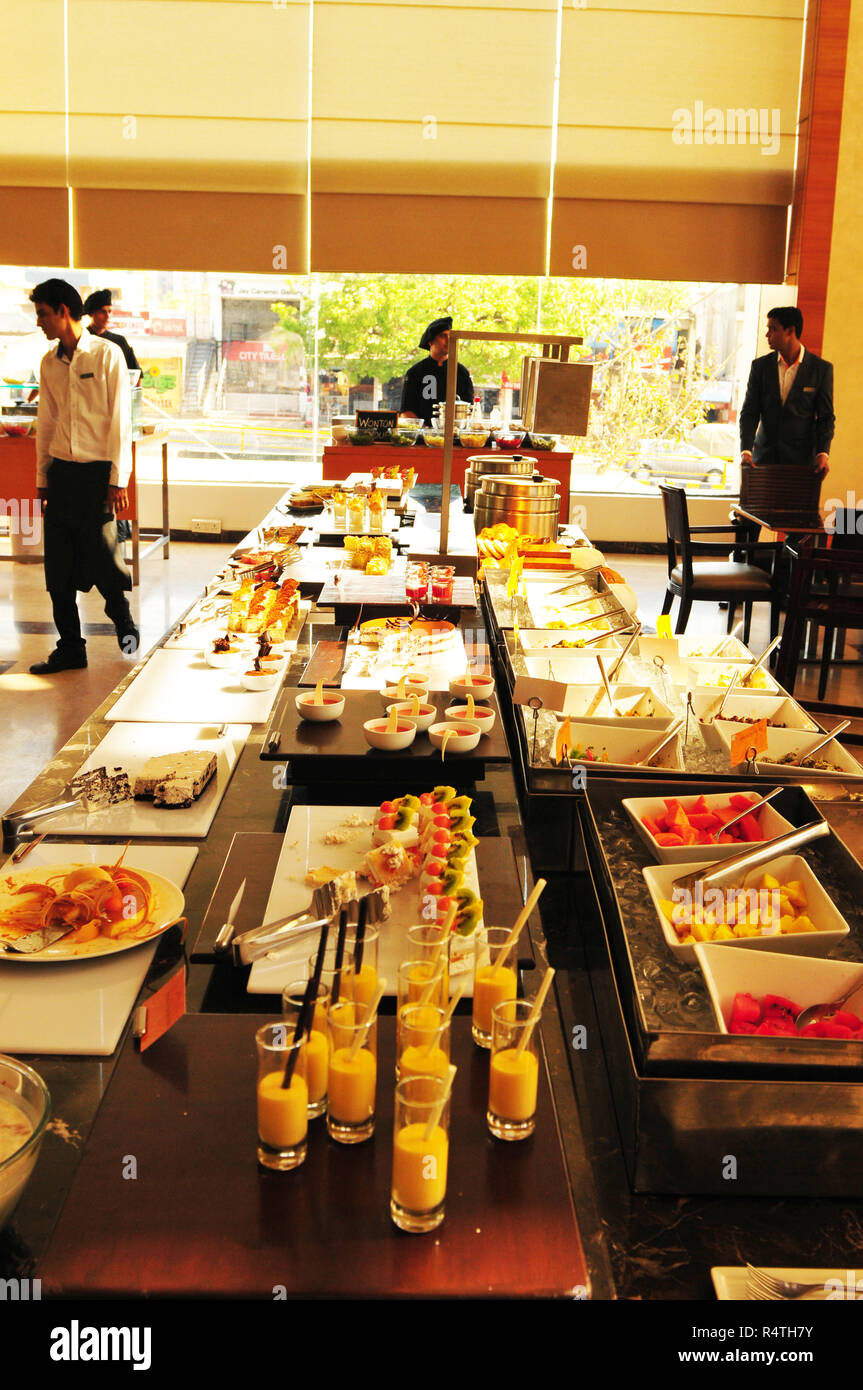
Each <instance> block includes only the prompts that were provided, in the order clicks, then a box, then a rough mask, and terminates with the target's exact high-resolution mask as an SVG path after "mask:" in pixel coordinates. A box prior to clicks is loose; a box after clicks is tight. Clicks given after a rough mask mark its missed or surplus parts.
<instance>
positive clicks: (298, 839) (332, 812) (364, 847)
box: [247, 806, 481, 994]
mask: <svg viewBox="0 0 863 1390" xmlns="http://www.w3.org/2000/svg"><path fill="white" fill-rule="evenodd" d="M376 810H377V807H376V806H294V807H293V808H292V810H291V815H290V819H289V821H288V825H287V829H286V830H285V840H284V844H283V846H282V852H281V854H280V855H279V862H278V864H277V865H276V872H275V876H274V878H273V884H272V887H271V889H270V897H269V900H268V902H267V907H266V912H265V916H264V920H265V921H267V922H270V921H275V920H277V919H278V918H279V917H286V916H287V915H288V914H289V913H291V912H300V911H301V910H303V909H304V908H307V907H308V906H309V904H310V902H311V900H312V889H311V888H309V887H308V886H307V885H306V884H305V883H304V882H303V879H304V878H305V876H306V874H307V873H308V871H309V869H314V868H319V867H320V866H321V865H323V864H326V865H327V866H328V867H329V868H332V869H336V870H337V871H339V872H342V871H343V870H345V869H356V868H358V866H359V865H360V864H361V863H362V861H363V857H364V856H365V855H366V854H367V853H368V851H369V850H370V849H371V848H372V819H373V817H374V814H375V812H376ZM355 816H356V817H360V818H362V819H363V820H368V822H369V824H368V825H360V826H348V825H347V824H346V822H347V821H348V820H349V819H352V818H353V817H355ZM331 830H334V831H338V832H344V833H345V834H348V835H351V836H352V837H353V838H351V839H349V840H348V841H347V842H346V843H345V844H342V845H325V844H324V835H325V834H326V833H327V831H331ZM361 882H362V883H364V884H365V887H364V891H365V892H368V891H369V889H370V886H371V885H370V884H368V882H367V881H366V880H361ZM465 883H466V885H467V887H468V888H470V889H472V890H473V892H474V893H476V894H477V896H478V897H479V896H481V894H480V888H479V880H478V878H477V871H476V855H475V854H474V852H473V850H471V853H470V855H469V857H468V859H467V863H466V866H465ZM390 907H391V912H390V916H389V917H388V918H387V920H386V921H385V922H381V923H380V924H379V925H378V931H379V933H380V938H379V942H378V974H379V975H384V976H386V979H387V991H386V992H387V994H395V993H396V981H397V976H398V968H399V966H400V965H401V963H402V961H403V960H406V959H407V945H408V939H407V934H408V928H409V927H412V926H415V925H416V924H417V923H419V922H422V916H421V913H420V890H419V879H418V878H415V879H411V880H410V882H409V883H407V884H406V885H405V887H404V888H401V889H399V891H398V892H397V893H393V894H392V896H391V898H390ZM318 935H319V934H318V931H317V930H316V931H313V932H310V933H307V934H306V935H304V936H302V937H301V938H299V940H298V942H297V946H296V949H295V950H293V949H292V950H291V953H290V955H285V956H282V957H280V959H278V960H267V959H266V958H265V957H262V958H261V959H260V960H256V961H255V963H254V965H253V966H252V969H251V973H250V975H249V983H248V986H247V988H248V991H249V993H250V994H279V993H280V992H281V991H282V990H283V989H284V987H285V985H286V984H290V982H291V981H292V980H304V979H307V978H308V973H309V972H308V959H309V955H310V953H311V952H312V951H313V950H314V949H315V948H316V946H317V942H318ZM329 939H330V941H331V942H332V943H333V944H335V940H336V933H335V929H334V928H331V929H330V937H329ZM459 939H460V940H461V941H464V942H466V943H469V941H470V938H468V937H462V938H459ZM466 960H467V962H468V963H469V965H470V967H471V968H470V969H468V970H466V971H465V972H464V973H463V974H461V975H457V976H456V978H458V979H462V978H463V979H464V980H465V981H466V983H467V991H466V992H467V993H468V994H469V993H471V990H472V956H471V953H470V948H469V944H468V947H467V951H466ZM451 973H453V974H455V973H456V972H455V971H452V972H451Z"/></svg>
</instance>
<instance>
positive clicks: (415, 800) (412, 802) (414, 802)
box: [401, 793, 420, 811]
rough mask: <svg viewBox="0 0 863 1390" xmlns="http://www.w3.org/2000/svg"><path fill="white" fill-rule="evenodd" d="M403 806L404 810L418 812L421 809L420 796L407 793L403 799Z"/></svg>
mask: <svg viewBox="0 0 863 1390" xmlns="http://www.w3.org/2000/svg"><path fill="white" fill-rule="evenodd" d="M401 805H402V809H403V810H411V811H418V810H419V808H420V799H419V797H418V796H413V795H412V794H411V793H407V795H405V796H403V797H402V798H401Z"/></svg>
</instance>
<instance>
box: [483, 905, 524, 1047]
mask: <svg viewBox="0 0 863 1390" xmlns="http://www.w3.org/2000/svg"><path fill="white" fill-rule="evenodd" d="M509 936H510V933H509V932H508V931H507V929H506V928H505V927H485V928H483V929H482V930H481V931H478V932H477V934H476V940H475V942H474V973H473V1018H472V1023H471V1034H472V1036H473V1040H474V1042H475V1043H477V1044H478V1045H479V1046H480V1047H491V1035H492V1010H493V1009H494V1008H495V1006H496V1005H497V1004H503V1003H505V1002H506V1001H507V1000H510V999H515V997H516V994H517V993H518V976H517V974H516V965H517V962H518V942H517V941H514V942H512V943H511V944H509V945H508V944H507V943H508V938H509Z"/></svg>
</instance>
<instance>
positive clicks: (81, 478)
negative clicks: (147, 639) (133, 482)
mask: <svg viewBox="0 0 863 1390" xmlns="http://www.w3.org/2000/svg"><path fill="white" fill-rule="evenodd" d="M110 473H111V465H110V463H106V462H104V461H96V462H91V463H69V462H67V461H66V460H65V459H52V461H51V463H50V465H49V468H48V500H47V503H46V506H45V520H44V538H45V583H46V587H47V589H48V593H49V594H50V597H51V604H52V608H53V613H54V623H55V626H56V628H57V632H58V633H59V640H58V643H57V646H58V648H59V649H60V650H61V651H63V652H64V653H71V654H75V655H79V654H80V655H83V653H84V651H85V649H86V643H85V641H84V639H83V637H82V636H81V620H80V616H79V613H78V604H77V601H76V594H77V592H78V590H81V592H82V593H88V592H89V590H90V589H92V588H93V587H94V585H95V587H96V588H97V589H98V590H99V593H100V594H101V595H102V597H103V598H104V600H105V613H106V614H107V616H108V617H109V618H110V620H111V622H112V623H113V624H114V626H115V627H116V629H117V631H118V633H120V634H123V633H125V632H128V631H129V630H130V629H131V628H133V627H134V619H133V618H132V614H131V611H130V609H129V601H128V599H127V597H126V593H127V592H128V590H129V589H131V587H132V579H131V576H130V574H129V571H128V569H127V567H126V562H125V560H124V559H123V554H122V550H121V548H120V544H119V541H118V539H117V522H116V520H115V519H114V515H113V512H111V511H110V510H109V508H108V506H107V492H108V480H109V478H110Z"/></svg>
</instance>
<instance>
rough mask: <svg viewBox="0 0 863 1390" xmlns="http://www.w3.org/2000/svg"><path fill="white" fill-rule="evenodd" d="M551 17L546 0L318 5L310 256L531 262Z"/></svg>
mask: <svg viewBox="0 0 863 1390" xmlns="http://www.w3.org/2000/svg"><path fill="white" fill-rule="evenodd" d="M556 23H557V5H556V0H531V4H530V5H525V4H524V3H521V4H515V3H507V0H470V3H466V4H423V3H414V4H408V3H404V0H402V3H395V0H385V2H384V3H374V4H372V3H366V0H335V2H334V3H329V2H328V0H319V2H318V3H316V4H315V19H314V87H313V95H312V146H311V148H312V169H311V179H312V189H313V193H314V198H313V205H312V261H313V267H315V268H324V267H326V268H328V269H334V268H335V267H336V266H338V267H340V268H354V269H357V270H360V269H366V268H367V269H374V270H392V271H399V270H401V271H415V270H419V269H423V270H427V271H430V272H432V271H437V270H440V271H444V270H456V269H457V270H460V271H463V272H465V273H469V272H470V271H471V270H477V271H480V272H483V271H484V272H485V273H489V274H494V273H497V272H498V270H501V271H503V270H506V271H509V272H511V273H522V274H537V273H541V271H542V268H543V263H544V238H545V208H544V202H545V199H546V198H547V196H548V186H549V158H550V153H551V145H552V130H551V122H552V115H553V82H554V62H555V41H556ZM351 74H355V76H354V78H353V80H352V79H351Z"/></svg>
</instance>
